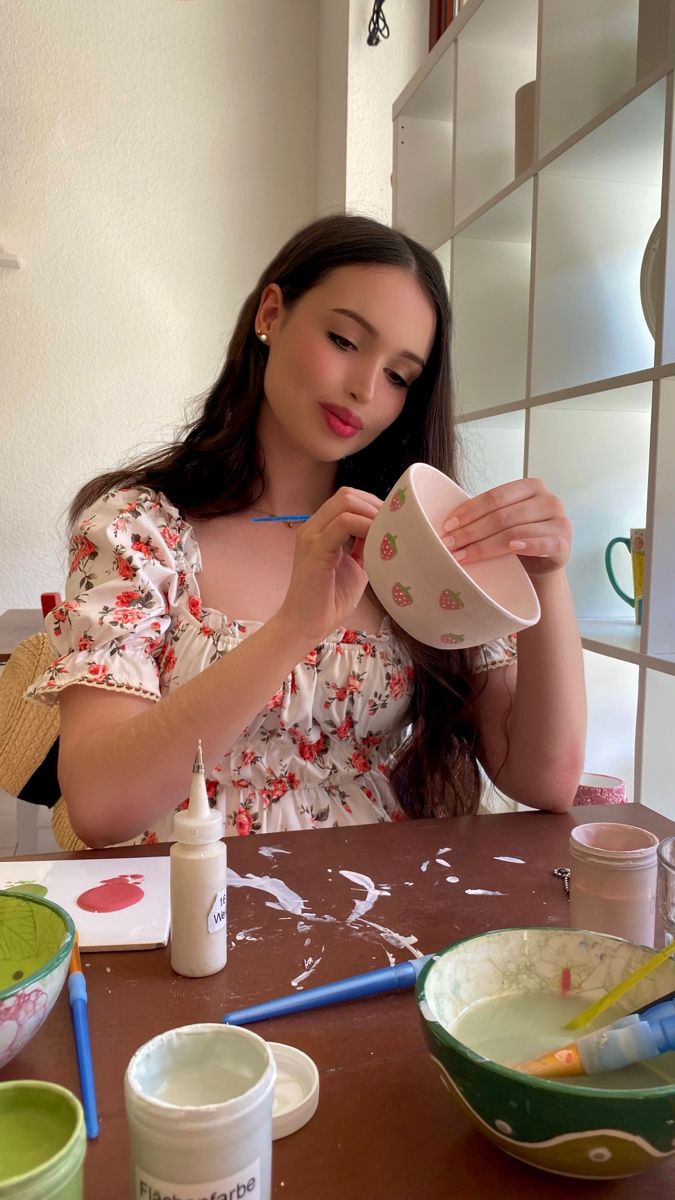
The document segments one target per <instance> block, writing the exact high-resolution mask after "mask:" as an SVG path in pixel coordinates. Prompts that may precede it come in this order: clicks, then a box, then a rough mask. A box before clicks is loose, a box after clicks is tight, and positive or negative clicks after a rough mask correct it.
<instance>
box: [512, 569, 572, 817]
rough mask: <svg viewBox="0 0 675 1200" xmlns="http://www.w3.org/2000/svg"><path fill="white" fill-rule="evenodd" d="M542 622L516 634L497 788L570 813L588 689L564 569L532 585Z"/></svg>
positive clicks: (540, 577) (535, 805) (543, 805)
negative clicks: (513, 681) (512, 688)
mask: <svg viewBox="0 0 675 1200" xmlns="http://www.w3.org/2000/svg"><path fill="white" fill-rule="evenodd" d="M533 583H534V586H535V588H536V591H537V594H538V596H539V601H540V604H541V619H540V620H539V622H538V623H537V624H536V625H534V626H533V627H532V628H531V629H528V630H525V631H524V632H522V633H520V634H519V635H518V673H517V682H516V690H515V695H514V698H513V705H512V709H511V714H510V717H509V721H508V756H507V760H506V762H505V764H504V768H503V771H502V772H500V775H499V778H498V780H497V785H498V786H499V787H500V788H501V789H502V790H503V791H505V792H506V793H507V794H508V795H509V796H511V797H513V798H514V799H516V800H518V801H520V802H521V803H522V804H529V805H532V806H533V807H535V808H548V809H561V810H564V809H566V808H568V807H569V806H570V805H571V803H572V801H573V799H574V793H575V790H576V787H577V784H578V782H579V777H580V775H581V772H582V771H583V762H584V750H585V742H586V689H585V684H584V669H583V656H582V649H581V639H580V637H579V632H578V628H577V622H576V617H575V613H574V606H573V603H572V597H571V595H570V590H569V585H568V583H567V578H566V576H565V573H564V571H556V572H555V573H551V574H550V575H542V576H539V577H535V578H534V579H533Z"/></svg>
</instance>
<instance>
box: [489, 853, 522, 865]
mask: <svg viewBox="0 0 675 1200" xmlns="http://www.w3.org/2000/svg"><path fill="white" fill-rule="evenodd" d="M494 857H495V858H496V860H497V862H513V863H523V865H524V864H525V859H524V858H511V857H510V855H508V854H495V856H494Z"/></svg>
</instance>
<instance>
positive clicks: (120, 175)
mask: <svg viewBox="0 0 675 1200" xmlns="http://www.w3.org/2000/svg"><path fill="white" fill-rule="evenodd" d="M317 39H318V10H317V7H316V5H315V3H314V0H274V3H270V2H269V0H246V2H245V3H242V2H241V0H196V2H193V3H186V2H184V0H125V3H123V4H122V3H119V2H116V3H110V0H86V2H82V0H29V2H26V0H3V2H2V4H0V113H1V114H2V117H1V119H0V163H1V164H2V167H1V169H0V246H4V248H5V249H6V250H11V251H12V252H13V253H15V254H17V255H19V257H20V259H21V260H22V269H21V270H19V271H7V270H0V440H1V445H2V470H1V471H0V522H1V524H0V529H1V530H2V532H1V534H0V539H1V540H0V610H1V609H4V608H7V607H33V606H35V605H36V604H37V603H38V597H39V593H40V591H42V590H53V589H61V588H62V584H63V577H64V567H65V555H64V551H63V538H64V533H63V524H62V523H61V521H60V517H61V514H62V513H63V510H64V509H65V508H66V506H67V505H68V503H69V501H70V499H71V498H72V495H73V493H74V491H75V490H76V488H77V486H78V485H79V484H80V483H81V482H83V481H84V480H85V479H86V478H88V477H90V476H91V475H92V474H93V473H94V472H96V471H98V470H100V469H103V468H104V467H107V466H111V465H113V464H114V463H116V462H117V461H119V459H120V458H121V457H122V456H123V455H125V454H127V453H129V452H133V451H135V450H137V449H138V448H141V447H147V446H149V445H151V444H156V443H157V442H158V441H161V440H163V439H164V438H165V437H166V436H167V435H169V434H170V433H171V431H172V429H173V427H174V426H175V425H176V424H177V423H180V421H181V419H182V411H183V405H184V402H185V401H186V400H187V399H189V398H190V397H192V396H193V395H195V394H197V393H199V392H200V391H202V390H203V389H206V388H208V386H209V385H210V383H211V382H212V380H213V378H214V376H215V375H216V373H217V371H218V369H219V365H220V362H221V359H222V356H223V353H224V348H225V344H226V339H227V336H228V333H229V331H230V329H231V326H232V322H233V319H234V317H235V314H236V311H237V309H238V307H239V305H240V303H241V301H242V300H243V299H244V297H245V295H246V294H247V292H248V291H249V290H250V288H251V287H252V286H253V284H254V282H255V278H256V276H257V273H258V271H259V269H260V268H262V266H263V265H264V262H265V261H267V260H268V259H269V258H270V257H271V256H272V254H273V253H274V252H275V250H276V249H277V248H278V246H279V245H280V244H281V242H282V241H283V240H284V239H285V238H286V237H287V236H288V235H289V234H290V233H291V232H292V231H293V230H294V229H295V228H297V227H299V226H300V225H302V224H303V223H304V222H305V221H307V220H310V219H311V218H312V217H313V215H314V207H315V197H314V189H315V166H316V162H315V159H316V126H315V97H316V88H317Z"/></svg>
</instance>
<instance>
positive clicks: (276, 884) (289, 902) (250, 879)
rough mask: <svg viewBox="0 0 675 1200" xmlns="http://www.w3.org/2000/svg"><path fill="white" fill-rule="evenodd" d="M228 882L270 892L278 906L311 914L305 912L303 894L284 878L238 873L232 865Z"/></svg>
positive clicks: (298, 912)
mask: <svg viewBox="0 0 675 1200" xmlns="http://www.w3.org/2000/svg"><path fill="white" fill-rule="evenodd" d="M227 883H228V886H229V887H252V888H257V889H258V891H260V892H269V894H270V896H274V897H275V898H276V900H277V902H278V907H279V908H282V909H284V910H285V911H286V912H290V913H295V915H296V916H297V917H299V916H300V915H301V913H302V914H303V915H304V916H311V915H312V914H311V913H304V911H303V910H304V907H305V901H304V900H303V898H302V896H299V895H298V893H297V892H294V891H293V890H292V889H291V888H289V887H288V886H287V884H285V883H284V881H283V880H282V879H273V878H272V876H271V875H246V876H245V877H243V876H242V875H238V874H237V872H236V871H233V870H232V868H231V867H228V868H227Z"/></svg>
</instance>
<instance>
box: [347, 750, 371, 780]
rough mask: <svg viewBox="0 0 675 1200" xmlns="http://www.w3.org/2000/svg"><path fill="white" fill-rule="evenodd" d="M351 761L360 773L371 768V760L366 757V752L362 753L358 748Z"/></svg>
mask: <svg viewBox="0 0 675 1200" xmlns="http://www.w3.org/2000/svg"><path fill="white" fill-rule="evenodd" d="M349 761H350V763H351V764H352V766H353V768H354V770H355V771H357V772H358V773H359V774H363V772H364V771H369V770H370V760H369V759H367V758H366V756H365V754H361V753H360V752H359V751H358V750H355V751H354V753H353V754H352V756H351V758H350V760H349Z"/></svg>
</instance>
